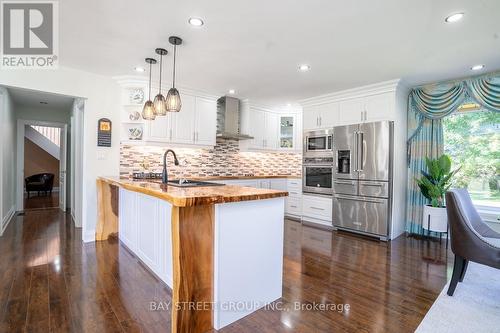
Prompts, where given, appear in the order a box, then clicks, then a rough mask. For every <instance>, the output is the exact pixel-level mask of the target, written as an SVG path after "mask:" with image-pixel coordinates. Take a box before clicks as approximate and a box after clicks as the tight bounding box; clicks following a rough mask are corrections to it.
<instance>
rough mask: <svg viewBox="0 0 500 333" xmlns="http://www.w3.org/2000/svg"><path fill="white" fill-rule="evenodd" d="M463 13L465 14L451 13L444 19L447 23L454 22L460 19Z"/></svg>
mask: <svg viewBox="0 0 500 333" xmlns="http://www.w3.org/2000/svg"><path fill="white" fill-rule="evenodd" d="M464 15H465V14H464V13H455V14H451V15H450V16H448V17H447V18H445V19H444V21H445V22H447V23H455V22H458V21H460V20H461V19H462V18H463V17H464Z"/></svg>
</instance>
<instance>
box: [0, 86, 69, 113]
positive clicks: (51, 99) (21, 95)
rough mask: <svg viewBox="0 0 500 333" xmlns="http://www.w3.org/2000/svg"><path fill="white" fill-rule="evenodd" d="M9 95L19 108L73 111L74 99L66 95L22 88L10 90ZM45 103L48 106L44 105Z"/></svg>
mask: <svg viewBox="0 0 500 333" xmlns="http://www.w3.org/2000/svg"><path fill="white" fill-rule="evenodd" d="M7 89H8V90H9V95H10V97H11V98H12V101H13V102H14V104H15V105H17V106H22V107H29V108H33V109H40V110H55V111H62V112H69V111H71V107H72V105H73V101H74V98H73V97H69V96H64V95H57V94H50V93H46V92H41V91H36V90H28V89H21V88H9V87H7ZM40 102H45V103H47V104H42V103H40Z"/></svg>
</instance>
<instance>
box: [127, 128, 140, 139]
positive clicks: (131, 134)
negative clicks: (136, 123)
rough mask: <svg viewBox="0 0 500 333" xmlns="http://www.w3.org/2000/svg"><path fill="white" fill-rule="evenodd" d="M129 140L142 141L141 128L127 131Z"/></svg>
mask: <svg viewBox="0 0 500 333" xmlns="http://www.w3.org/2000/svg"><path fill="white" fill-rule="evenodd" d="M128 139H129V140H142V128H139V127H132V128H129V129H128Z"/></svg>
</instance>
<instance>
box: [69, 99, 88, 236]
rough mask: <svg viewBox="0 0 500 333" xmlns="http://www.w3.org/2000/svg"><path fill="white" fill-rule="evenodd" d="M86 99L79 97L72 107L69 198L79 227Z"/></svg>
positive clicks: (72, 213) (72, 214) (74, 218)
mask: <svg viewBox="0 0 500 333" xmlns="http://www.w3.org/2000/svg"><path fill="white" fill-rule="evenodd" d="M84 104H85V102H84V100H83V99H80V98H77V99H75V101H74V102H73V106H72V108H71V128H72V131H71V138H70V142H71V151H70V164H71V168H70V169H71V170H70V172H71V175H72V177H69V179H70V186H71V188H72V189H73V191H71V192H69V200H70V202H71V216H72V217H73V220H74V222H75V225H76V226H77V227H81V226H82V204H81V200H82V196H81V194H82V187H83V179H82V175H83V167H82V162H83V158H82V156H83V132H82V128H83V126H82V125H83V112H84Z"/></svg>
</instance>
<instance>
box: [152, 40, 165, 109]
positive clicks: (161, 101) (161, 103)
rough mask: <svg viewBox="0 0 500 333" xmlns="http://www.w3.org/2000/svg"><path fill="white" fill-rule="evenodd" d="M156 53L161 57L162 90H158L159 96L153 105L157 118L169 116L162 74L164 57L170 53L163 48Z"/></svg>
mask: <svg viewBox="0 0 500 333" xmlns="http://www.w3.org/2000/svg"><path fill="white" fill-rule="evenodd" d="M155 52H156V54H158V55H159V56H160V88H159V89H158V95H156V97H155V100H154V102H153V104H154V106H155V114H156V115H157V116H164V115H166V114H167V108H166V106H165V97H164V96H163V95H162V94H161V74H162V69H163V68H162V67H163V66H162V64H163V56H164V55H166V54H167V53H168V51H167V50H165V49H162V48H157V49H156V50H155Z"/></svg>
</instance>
